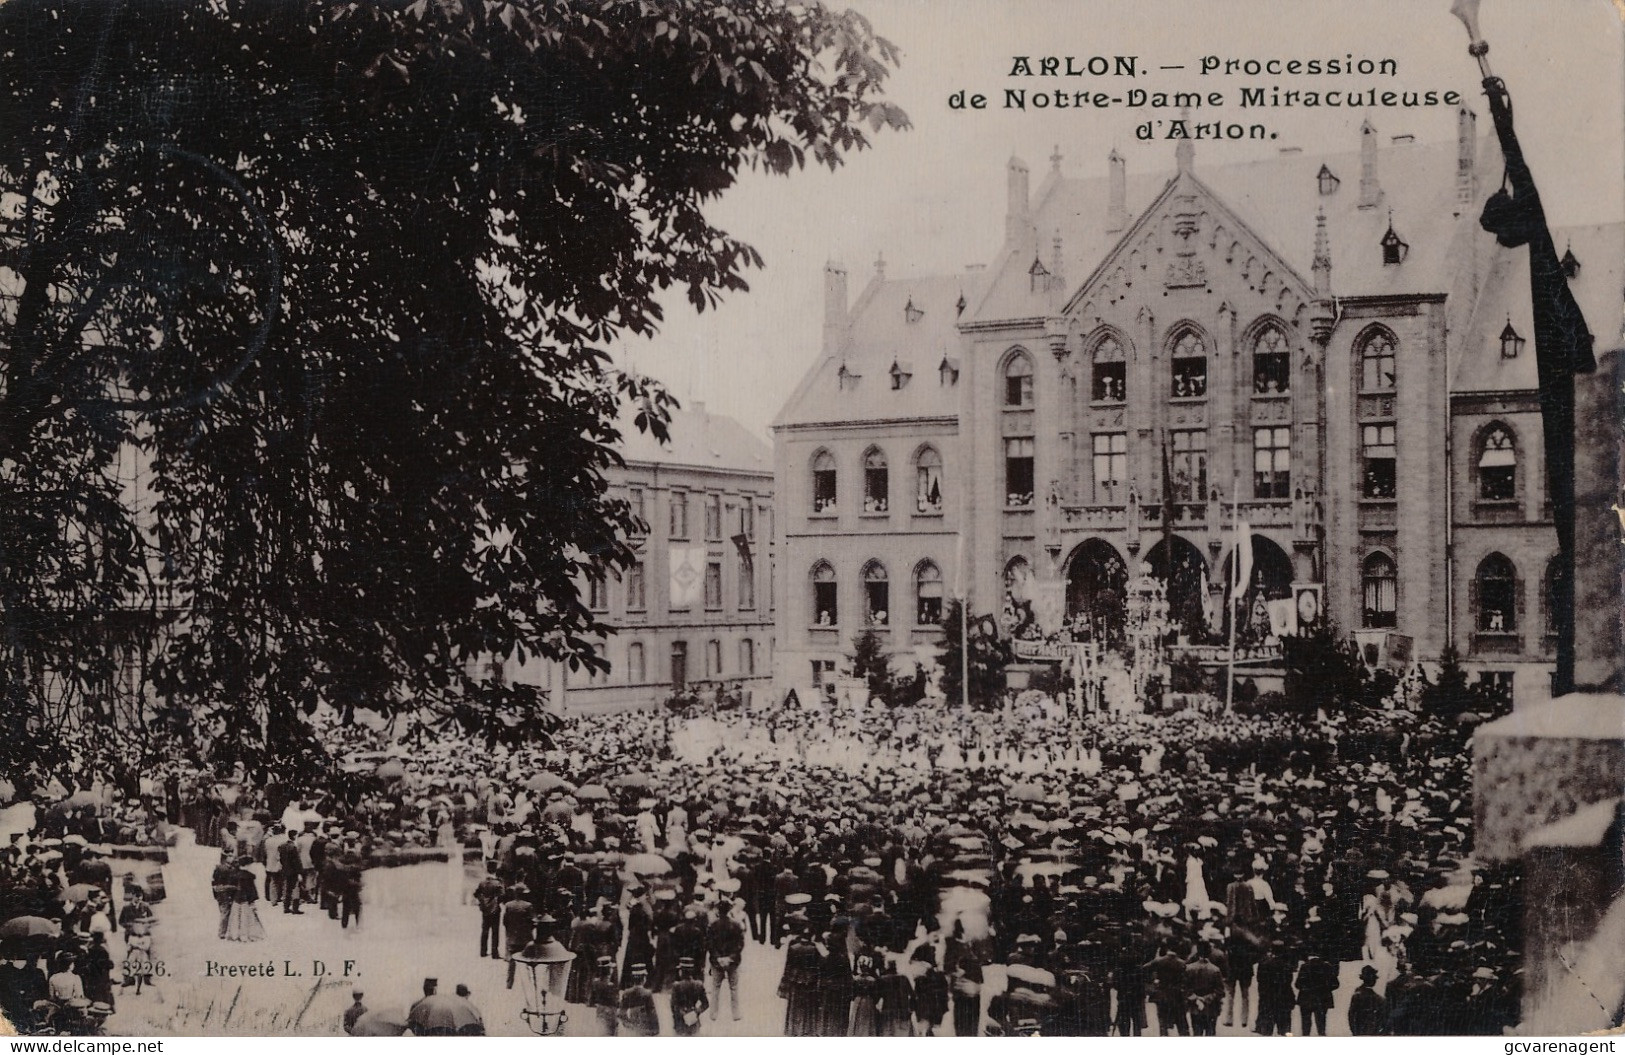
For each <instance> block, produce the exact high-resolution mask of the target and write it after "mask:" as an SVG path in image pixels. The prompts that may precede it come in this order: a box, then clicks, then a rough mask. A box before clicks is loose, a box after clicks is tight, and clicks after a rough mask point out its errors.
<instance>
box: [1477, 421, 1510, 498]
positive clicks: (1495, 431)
mask: <svg viewBox="0 0 1625 1055" xmlns="http://www.w3.org/2000/svg"><path fill="white" fill-rule="evenodd" d="M1517 477H1518V450H1517V447H1516V446H1515V445H1514V444H1513V442H1512V433H1511V432H1509V431H1508V430H1507V429H1506V428H1504V427H1503V426H1501V425H1495V426H1492V427H1491V428H1490V430H1489V431H1488V432H1486V433H1484V449H1483V451H1482V452H1480V454H1479V456H1478V497H1480V498H1482V499H1483V500H1484V501H1486V502H1506V501H1510V500H1511V499H1513V498H1515V497H1517Z"/></svg>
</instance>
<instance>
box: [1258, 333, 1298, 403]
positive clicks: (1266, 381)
mask: <svg viewBox="0 0 1625 1055" xmlns="http://www.w3.org/2000/svg"><path fill="white" fill-rule="evenodd" d="M1291 390H1292V355H1291V353H1290V352H1288V351H1287V343H1286V334H1284V333H1282V332H1281V331H1280V330H1278V329H1276V328H1275V327H1273V326H1271V327H1270V328H1269V329H1267V330H1265V331H1264V332H1263V333H1260V334H1259V335H1258V340H1257V341H1255V342H1254V343H1253V391H1254V392H1256V393H1258V394H1259V395H1261V396H1268V395H1275V394H1276V393H1278V392H1289V391H1291Z"/></svg>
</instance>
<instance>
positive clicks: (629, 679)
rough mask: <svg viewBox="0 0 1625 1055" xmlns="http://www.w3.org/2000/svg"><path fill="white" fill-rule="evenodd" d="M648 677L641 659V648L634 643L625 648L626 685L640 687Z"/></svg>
mask: <svg viewBox="0 0 1625 1055" xmlns="http://www.w3.org/2000/svg"><path fill="white" fill-rule="evenodd" d="M646 677H648V671H647V669H646V667H645V662H644V658H643V646H642V645H641V644H639V643H638V642H636V641H634V642H632V643H631V644H630V645H628V646H626V683H627V684H628V685H642V684H643V680H644V679H645V678H646Z"/></svg>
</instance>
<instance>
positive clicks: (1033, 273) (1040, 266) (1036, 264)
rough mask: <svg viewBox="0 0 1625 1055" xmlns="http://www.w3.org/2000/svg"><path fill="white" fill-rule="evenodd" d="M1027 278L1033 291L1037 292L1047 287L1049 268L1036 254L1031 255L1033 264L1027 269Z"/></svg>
mask: <svg viewBox="0 0 1625 1055" xmlns="http://www.w3.org/2000/svg"><path fill="white" fill-rule="evenodd" d="M1027 278H1028V279H1029V280H1030V281H1031V284H1032V291H1033V292H1034V293H1037V292H1038V291H1039V290H1041V289H1048V288H1049V282H1048V281H1047V279H1048V278H1049V268H1047V267H1045V266H1044V262H1043V261H1042V260H1040V259H1038V258H1037V257H1036V256H1035V257H1033V266H1032V267H1029V268H1028V269H1027Z"/></svg>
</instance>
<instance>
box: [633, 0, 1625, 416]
mask: <svg viewBox="0 0 1625 1055" xmlns="http://www.w3.org/2000/svg"><path fill="white" fill-rule="evenodd" d="M853 6H855V7H857V8H858V9H859V10H860V11H862V12H863V13H864V14H865V15H866V16H867V17H868V18H869V19H870V21H871V22H872V23H873V24H874V26H875V29H876V31H877V32H878V33H879V34H880V35H881V36H884V37H886V38H888V39H890V40H891V41H892V42H893V43H895V44H897V45H898V46H899V47H900V48H901V49H902V52H903V61H902V66H901V68H900V69H899V70H898V71H897V72H896V73H895V74H894V76H893V77H892V79H891V80H890V81H889V91H888V93H887V94H888V97H889V98H890V99H891V100H892V101H894V102H896V103H898V104H899V105H901V106H902V107H903V108H904V109H905V110H907V111H908V114H909V117H910V119H911V120H912V123H913V128H912V129H910V130H909V131H906V132H900V133H894V132H886V133H882V134H881V135H880V136H879V137H878V138H877V140H876V142H875V144H874V146H873V148H872V149H871V150H869V151H866V152H865V153H863V154H860V155H856V156H854V157H852V158H850V160H849V161H848V163H847V164H846V165H845V166H843V167H842V168H841V169H840V170H839V171H837V172H835V173H833V174H832V173H830V172H828V171H826V170H818V171H813V170H811V169H809V170H806V171H802V172H798V173H795V174H793V175H791V176H789V177H776V178H775V177H767V176H764V175H760V174H756V173H747V174H746V175H745V176H744V178H743V179H742V180H741V182H740V183H739V184H738V185H737V186H736V187H734V188H733V189H732V190H731V191H730V192H729V193H728V194H726V195H725V196H724V197H723V198H722V199H721V200H720V201H718V202H717V203H716V204H715V206H714V207H713V208H712V210H711V213H712V216H713V217H714V219H715V221H716V222H717V223H718V224H719V225H720V226H721V227H722V228H723V229H724V230H727V231H728V232H729V233H730V234H733V235H735V236H737V237H740V238H743V239H744V240H746V241H748V242H750V243H751V244H752V245H754V246H755V247H756V248H757V249H758V250H760V251H761V253H762V255H763V257H764V258H765V261H766V266H765V268H764V269H762V270H760V271H753V272H749V273H748V274H747V278H748V281H749V282H750V285H751V289H750V292H749V293H743V294H734V295H732V296H731V297H730V298H729V299H728V300H727V301H726V302H725V303H724V304H723V306H722V307H721V308H720V309H719V310H716V311H707V312H705V313H703V314H696V313H695V312H694V310H693V309H692V308H691V307H689V306H688V305H687V302H686V301H685V300H684V299H683V297H682V296H681V294H680V293H675V294H674V295H672V296H669V297H667V298H666V306H667V320H666V323H665V325H664V327H663V330H662V332H661V333H660V334H659V335H658V336H657V337H655V338H654V339H653V340H649V341H637V342H632V343H628V344H627V345H625V346H623V347H622V348H620V349H618V350H617V351H618V355H619V357H620V359H621V360H622V362H623V363H626V364H628V365H631V366H634V367H636V368H637V369H639V370H641V371H643V372H645V373H648V374H651V375H653V376H655V377H658V378H660V379H661V380H663V381H665V382H666V383H667V384H668V385H669V386H670V387H671V388H672V390H673V391H674V392H675V393H676V394H677V395H678V397H679V398H680V399H681V400H683V402H684V403H685V405H687V404H689V403H692V402H695V401H704V402H705V403H706V404H707V406H708V407H709V408H710V409H711V410H713V411H720V412H722V413H725V414H729V415H732V416H733V417H736V418H738V419H739V420H740V421H741V422H743V423H744V424H745V425H747V426H749V427H751V428H753V429H756V430H758V431H763V432H765V430H766V429H767V426H768V423H769V422H771V421H772V419H773V417H774V416H775V415H776V414H777V413H778V410H779V408H780V407H781V406H782V405H783V403H784V401H785V399H786V398H788V396H789V395H790V393H791V391H792V390H793V389H794V387H795V385H796V383H797V382H798V381H799V380H800V378H801V376H802V375H803V373H804V372H805V371H806V370H807V368H808V367H809V366H810V365H811V364H812V362H813V361H814V359H815V357H816V356H817V354H818V350H819V349H818V343H819V323H820V318H821V310H822V307H821V297H822V280H821V272H822V270H823V266H824V262H825V261H826V260H828V259H835V260H839V261H841V262H843V263H844V264H845V265H846V267H847V269H848V271H849V272H850V274H851V282H850V285H851V292H852V295H853V296H854V297H855V296H856V295H857V293H858V291H859V290H860V289H862V287H863V284H864V283H865V282H867V281H868V278H869V276H870V275H871V274H872V273H873V263H874V260H875V257H876V255H877V254H878V253H881V252H883V253H884V254H885V258H886V262H887V268H886V270H887V274H888V275H890V276H892V277H898V276H904V275H914V274H929V273H941V272H944V271H955V270H960V269H962V268H963V267H964V266H965V265H967V264H972V263H982V262H986V261H988V260H990V259H991V257H992V256H993V254H994V252H995V251H996V250H997V249H998V243H999V239H1000V235H1001V231H1002V225H1003V220H1004V167H1005V162H1006V161H1007V160H1008V158H1009V157H1010V156H1011V155H1012V154H1016V155H1019V156H1021V157H1022V158H1024V159H1025V160H1026V161H1027V163H1028V165H1029V167H1030V168H1031V169H1032V172H1033V186H1034V188H1035V189H1036V188H1037V185H1038V183H1039V182H1040V181H1041V180H1042V178H1043V174H1044V173H1045V172H1047V171H1048V169H1049V164H1050V163H1049V160H1048V159H1049V156H1050V154H1051V153H1052V152H1053V151H1054V150H1055V148H1056V147H1057V146H1058V147H1059V149H1060V153H1061V154H1062V156H1063V158H1064V160H1063V162H1062V170H1063V172H1064V173H1066V174H1068V175H1074V176H1078V175H1081V176H1099V175H1102V174H1104V172H1105V157H1106V154H1107V153H1108V152H1109V151H1110V150H1111V149H1112V148H1113V147H1115V148H1117V150H1118V151H1119V152H1120V153H1122V154H1124V155H1125V156H1126V158H1127V160H1128V166H1129V169H1130V170H1131V171H1167V172H1171V171H1172V168H1173V151H1174V144H1173V143H1171V142H1167V141H1155V142H1139V141H1137V140H1136V138H1135V134H1134V128H1135V126H1136V125H1137V124H1138V123H1139V122H1141V121H1143V120H1146V119H1147V118H1155V117H1158V116H1161V117H1168V116H1173V114H1172V113H1170V112H1168V111H1162V112H1159V113H1153V112H1152V111H1150V110H1148V109H1130V108H1126V107H1121V106H1114V107H1112V108H1110V109H1092V108H1091V109H1084V110H1072V109H1065V110H1055V109H1051V110H1045V111H1035V110H1029V111H1027V112H1026V113H1020V112H1016V111H1013V110H1007V109H1003V108H1001V107H1000V104H1001V103H1002V101H1003V96H1004V90H1005V89H1006V88H1013V87H1026V88H1028V89H1029V90H1040V89H1046V88H1047V89H1051V90H1053V89H1054V88H1056V87H1061V88H1064V89H1066V90H1068V91H1076V90H1083V89H1090V90H1100V89H1105V90H1109V91H1111V92H1112V93H1113V94H1114V95H1120V94H1121V93H1122V92H1125V91H1127V90H1128V89H1130V88H1145V89H1148V90H1162V91H1194V90H1199V91H1202V92H1204V93H1205V92H1209V91H1222V92H1224V94H1225V96H1226V100H1227V103H1228V105H1227V107H1226V109H1225V110H1224V114H1225V117H1226V119H1227V120H1229V121H1240V122H1243V123H1250V122H1252V121H1256V120H1262V121H1264V122H1265V123H1266V124H1268V125H1269V126H1270V128H1271V129H1272V130H1277V131H1278V132H1279V136H1280V138H1279V139H1277V140H1274V141H1271V142H1264V143H1258V142H1246V141H1240V142H1201V143H1197V144H1196V170H1197V172H1198V174H1200V172H1201V168H1202V166H1203V165H1204V164H1223V163H1228V162H1235V161H1244V160H1251V159H1254V158H1257V157H1260V156H1265V155H1268V154H1273V153H1275V152H1277V151H1278V150H1280V149H1281V148H1282V147H1301V148H1303V149H1304V150H1305V151H1306V152H1311V153H1313V152H1330V151H1340V150H1354V149H1355V148H1356V145H1357V129H1358V128H1359V125H1360V122H1361V121H1362V120H1363V119H1365V118H1366V117H1368V116H1369V117H1370V118H1371V120H1372V123H1373V124H1374V125H1375V126H1376V128H1377V130H1378V132H1379V133H1381V135H1382V136H1383V140H1384V142H1386V141H1387V138H1388V137H1389V136H1391V135H1397V134H1403V133H1409V134H1413V135H1415V136H1416V137H1417V139H1418V140H1419V141H1424V142H1425V141H1438V140H1445V139H1450V138H1452V137H1453V136H1454V135H1455V120H1454V109H1453V108H1451V107H1446V106H1438V107H1434V108H1419V109H1409V110H1407V109H1399V108H1394V109H1384V108H1378V109H1375V110H1365V109H1352V110H1345V109H1339V108H1321V109H1314V110H1307V109H1304V110H1291V109H1270V110H1258V109H1242V108H1240V107H1239V106H1238V105H1237V102H1238V101H1239V97H1240V89H1241V88H1242V87H1244V86H1248V87H1252V86H1259V85H1268V84H1271V83H1275V84H1278V85H1279V86H1280V87H1282V88H1294V89H1301V90H1322V91H1324V90H1331V89H1339V90H1345V91H1346V90H1351V89H1360V88H1364V87H1375V88H1378V89H1381V90H1402V89H1403V90H1419V91H1427V90H1436V91H1440V92H1443V91H1449V90H1455V91H1459V92H1461V93H1462V95H1463V97H1464V98H1466V99H1467V100H1468V102H1469V105H1471V106H1472V107H1473V109H1474V110H1476V111H1477V112H1478V114H1479V117H1480V121H1479V129H1480V131H1481V132H1486V133H1487V132H1488V131H1489V130H1490V128H1491V125H1490V122H1489V120H1488V116H1489V115H1488V109H1487V107H1486V105H1485V102H1484V99H1483V93H1482V89H1481V88H1480V86H1479V76H1478V72H1477V67H1476V64H1475V63H1474V61H1473V60H1472V58H1471V57H1470V56H1468V54H1467V33H1466V30H1465V29H1464V28H1463V26H1462V24H1461V23H1460V22H1459V21H1458V20H1457V19H1456V18H1455V17H1453V16H1452V15H1451V14H1450V13H1449V7H1450V2H1449V0H1363V2H1360V3H1352V2H1349V0H1340V2H1332V0H857V2H856V3H854V4H853ZM1621 17H1622V15H1621V9H1620V8H1616V7H1615V6H1613V5H1612V4H1611V3H1609V2H1608V0H1540V2H1539V3H1532V2H1529V0H1484V2H1483V8H1482V20H1483V32H1484V37H1485V39H1486V40H1487V41H1488V42H1489V44H1490V53H1489V60H1490V63H1491V66H1492V67H1493V70H1494V72H1495V73H1496V74H1497V75H1498V76H1500V77H1502V78H1503V79H1505V81H1506V82H1507V87H1508V90H1509V91H1510V93H1511V95H1512V99H1513V104H1514V109H1515V114H1516V119H1517V128H1518V132H1519V137H1520V139H1521V140H1522V142H1523V144H1524V150H1525V152H1526V154H1527V155H1528V157H1529V160H1530V163H1531V166H1532V167H1533V169H1534V172H1535V178H1536V180H1537V181H1538V184H1539V186H1540V189H1541V196H1542V198H1543V199H1544V201H1545V203H1546V210H1547V213H1548V215H1549V217H1550V218H1551V221H1552V222H1553V224H1554V225H1564V224H1578V223H1596V222H1604V221H1613V220H1620V219H1625V178H1622V173H1625V61H1622V54H1625V44H1622V42H1625V33H1622V25H1621ZM1349 53H1353V55H1354V57H1355V58H1356V60H1358V59H1362V58H1371V59H1374V60H1376V59H1383V58H1392V59H1395V60H1396V61H1397V62H1398V76H1395V77H1375V76H1372V77H1361V76H1319V77H1308V76H1300V77H1277V78H1270V77H1263V76H1259V77H1249V76H1229V77H1224V76H1218V75H1206V76H1204V75H1202V74H1201V73H1200V72H1199V68H1200V63H1201V60H1202V58H1203V56H1206V55H1214V56H1219V57H1221V58H1236V59H1248V58H1257V59H1265V58H1281V59H1291V58H1302V59H1305V60H1308V59H1321V60H1325V59H1338V60H1342V59H1344V58H1345V57H1346V56H1347V55H1348V54H1349ZM1017 55H1026V56H1030V57H1032V60H1033V62H1034V64H1035V68H1036V63H1037V60H1038V58H1039V57H1040V56H1044V55H1057V56H1065V55H1072V56H1076V57H1077V58H1078V59H1079V60H1080V61H1086V60H1087V59H1088V57H1090V56H1097V55H1104V56H1115V55H1135V56H1138V57H1139V64H1140V67H1141V68H1142V70H1144V71H1145V72H1143V73H1142V74H1141V76H1140V77H1138V78H1136V79H1133V80H1129V79H1125V78H1111V77H1108V78H1091V77H1074V78H1065V77H1062V78H1040V77H1032V78H1011V77H1010V76H1009V74H1010V71H1011V66H1012V57H1013V56H1017ZM1164 65H1168V66H1173V65H1184V66H1185V67H1186V68H1185V69H1184V70H1182V71H1180V70H1169V71H1163V70H1160V69H1158V68H1157V67H1160V66H1164ZM959 89H964V90H966V91H967V92H968V93H969V92H978V91H979V92H982V93H983V94H985V95H987V96H988V99H989V106H988V109H986V110H984V111H981V112H976V113H972V112H965V111H954V110H951V109H950V108H949V106H948V100H949V96H950V95H951V94H952V93H953V92H954V91H956V90H959ZM1196 116H1200V115H1196ZM1491 178H1493V176H1492V177H1491ZM1593 325H1594V328H1596V329H1597V330H1598V332H1599V334H1600V335H1608V334H1610V333H1611V326H1610V325H1608V324H1605V323H1602V322H1600V321H1598V322H1594V324H1593ZM1604 339H1606V336H1605V337H1604Z"/></svg>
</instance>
